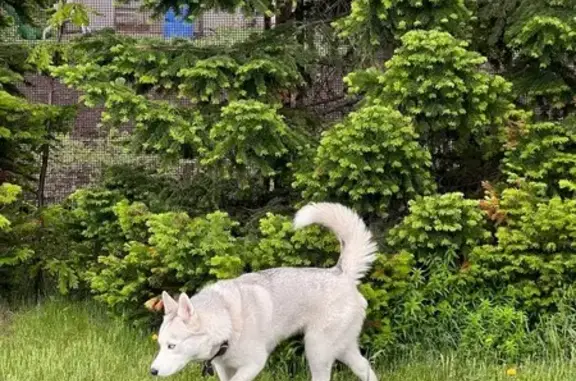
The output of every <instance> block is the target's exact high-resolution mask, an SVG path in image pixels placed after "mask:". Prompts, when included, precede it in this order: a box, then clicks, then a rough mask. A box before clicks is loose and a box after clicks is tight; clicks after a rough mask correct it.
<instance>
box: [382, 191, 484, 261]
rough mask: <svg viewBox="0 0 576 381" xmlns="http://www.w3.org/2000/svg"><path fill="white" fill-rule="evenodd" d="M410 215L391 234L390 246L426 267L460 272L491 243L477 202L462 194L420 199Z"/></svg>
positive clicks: (413, 204) (412, 206) (389, 237)
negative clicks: (474, 254)
mask: <svg viewBox="0 0 576 381" xmlns="http://www.w3.org/2000/svg"><path fill="white" fill-rule="evenodd" d="M409 205H410V214H409V215H408V216H406V217H405V218H404V220H403V221H402V222H401V223H400V224H399V225H397V226H395V227H394V228H392V229H391V230H390V232H389V233H388V238H387V243H388V246H389V247H390V248H391V249H392V250H394V251H398V250H407V251H408V252H410V253H411V254H413V255H414V259H415V260H416V261H417V262H418V263H420V264H422V265H424V266H426V267H428V268H429V267H431V266H437V265H442V266H446V268H447V269H450V271H459V270H460V269H461V268H462V267H463V266H464V267H465V266H466V262H467V260H468V259H469V255H470V252H471V251H472V249H474V248H475V247H476V246H478V245H479V244H481V243H483V242H486V241H488V240H489V239H490V232H489V231H488V230H487V227H486V223H485V217H484V215H483V213H482V210H481V209H480V206H479V204H478V201H476V200H467V199H465V198H464V196H463V195H462V194H461V193H448V194H443V195H440V196H427V197H422V198H418V199H416V200H413V201H411V202H410V203H409Z"/></svg>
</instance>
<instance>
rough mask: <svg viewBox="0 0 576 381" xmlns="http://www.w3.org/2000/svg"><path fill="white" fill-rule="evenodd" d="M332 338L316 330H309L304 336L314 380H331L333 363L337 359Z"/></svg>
mask: <svg viewBox="0 0 576 381" xmlns="http://www.w3.org/2000/svg"><path fill="white" fill-rule="evenodd" d="M330 339H331V337H327V336H326V335H324V334H318V333H315V332H307V333H306V336H305V337H304V342H305V346H306V359H307V360H308V365H309V366H310V373H312V381H330V375H331V374H332V365H334V361H335V360H336V356H335V354H334V348H333V346H332V344H333V343H332V342H331V340H330Z"/></svg>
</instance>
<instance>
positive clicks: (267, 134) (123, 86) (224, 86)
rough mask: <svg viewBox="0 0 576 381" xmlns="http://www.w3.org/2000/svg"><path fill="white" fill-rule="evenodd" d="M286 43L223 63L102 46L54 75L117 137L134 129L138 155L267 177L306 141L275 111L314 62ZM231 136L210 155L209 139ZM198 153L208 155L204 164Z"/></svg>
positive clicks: (245, 48) (254, 48)
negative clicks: (98, 110) (227, 166)
mask: <svg viewBox="0 0 576 381" xmlns="http://www.w3.org/2000/svg"><path fill="white" fill-rule="evenodd" d="M287 33H288V32H286V34H285V36H286V41H285V42H286V43H285V44H283V45H278V44H276V43H272V41H269V40H268V39H267V37H261V36H254V39H253V40H252V41H250V42H245V43H239V44H236V45H233V46H232V47H226V48H225V49H224V48H220V49H219V51H220V53H219V54H218V53H217V52H218V49H216V48H214V47H198V46H196V45H193V43H190V42H186V41H177V42H165V43H161V42H137V41H136V40H134V39H130V38H127V37H116V36H114V37H113V38H112V37H110V36H102V37H101V39H96V40H89V41H87V42H86V41H81V42H78V43H77V44H76V45H75V46H74V48H73V51H75V53H76V56H75V58H74V59H73V60H72V62H71V63H70V64H69V65H61V66H59V67H56V68H53V72H54V74H55V75H56V76H58V77H60V78H62V79H63V81H64V82H65V83H66V84H67V85H69V86H74V87H75V88H77V89H79V90H82V91H83V92H84V96H83V101H84V103H85V104H86V105H87V106H90V107H95V106H98V105H103V106H104V107H105V112H104V113H103V118H102V121H103V123H104V124H106V125H109V126H113V127H119V126H122V125H125V124H127V123H130V122H133V123H134V131H133V139H132V144H131V147H132V148H133V149H134V151H135V152H146V153H155V154H158V155H160V157H162V158H164V159H169V160H177V159H179V158H181V157H187V158H200V159H203V162H204V163H212V162H214V161H218V162H220V163H223V162H224V161H221V160H220V159H223V158H227V159H229V158H231V157H234V160H233V163H234V164H233V166H236V167H238V164H239V165H240V166H245V165H250V164H256V166H259V167H260V168H259V170H260V172H261V173H262V175H263V176H265V177H267V176H270V174H272V173H273V172H276V171H275V170H274V168H271V163H270V160H271V159H273V157H274V156H275V155H278V154H279V153H282V154H284V153H285V152H286V151H287V150H292V149H294V148H296V146H297V145H301V144H302V143H303V141H304V139H303V136H304V135H302V134H301V133H296V131H298V126H299V125H301V122H300V120H301V119H300V118H298V117H297V116H298V115H294V114H287V113H284V112H283V110H282V107H281V106H279V105H280V101H281V100H282V99H283V98H282V97H283V94H285V92H286V91H291V90H294V89H296V88H297V87H298V86H300V85H301V84H303V83H304V78H305V77H306V75H307V74H306V70H307V68H306V63H307V62H311V61H312V60H313V59H314V57H312V56H311V55H310V54H309V53H307V52H306V51H305V49H303V47H302V46H300V45H298V44H297V41H296V39H295V38H294V37H289V36H288V35H287ZM88 57H90V58H88ZM112 57H113V58H112ZM152 92H155V93H160V94H164V95H174V96H178V97H180V98H184V99H187V100H189V101H190V102H193V103H194V104H195V106H194V108H192V107H190V104H189V103H187V102H183V103H180V102H166V101H164V100H157V99H155V98H154V97H152V96H150V93H152ZM280 115H290V116H291V120H288V121H282V119H283V118H285V116H280ZM284 123H287V124H288V125H290V126H291V127H294V128H293V129H294V131H289V130H288V129H287V127H286V126H285V125H284ZM244 124H245V125H246V127H245V128H246V129H247V132H245V133H242V131H241V128H242V127H243V126H242V127H241V128H240V129H239V128H238V125H244ZM230 131H232V132H234V134H235V135H234V136H235V137H236V138H237V139H233V138H231V137H230V138H229V139H228V140H227V142H219V144H217V145H216V147H214V145H213V141H214V139H219V137H220V136H221V135H222V134H223V133H226V137H228V136H229V135H228V132H230ZM243 137H244V138H245V139H246V140H245V143H241V142H242V140H241V139H243ZM281 137H283V140H282V141H280V140H279V139H280V138H281ZM284 138H286V141H284ZM254 139H257V140H254ZM233 140H235V141H233ZM232 143H234V144H232ZM255 143H257V144H260V146H259V147H258V146H256V147H254V152H253V153H248V152H247V148H250V147H247V148H241V146H240V145H239V144H255ZM235 149H238V151H235ZM203 152H207V153H208V155H207V157H206V158H204V157H202V153H203ZM244 156H245V157H244ZM268 156H269V157H270V158H268ZM243 161H245V162H243ZM274 161H278V160H276V159H275V160H274ZM255 162H256V163H255Z"/></svg>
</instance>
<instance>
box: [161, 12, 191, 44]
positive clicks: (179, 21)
mask: <svg viewBox="0 0 576 381" xmlns="http://www.w3.org/2000/svg"><path fill="white" fill-rule="evenodd" d="M186 16H188V7H183V8H182V13H181V14H180V16H176V13H175V12H174V10H173V9H169V10H168V12H166V14H165V15H164V38H172V37H180V38H182V37H189V38H192V37H194V23H192V22H190V21H187V20H185V19H186Z"/></svg>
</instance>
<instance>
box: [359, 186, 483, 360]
mask: <svg viewBox="0 0 576 381" xmlns="http://www.w3.org/2000/svg"><path fill="white" fill-rule="evenodd" d="M490 237H491V235H490V232H489V231H488V230H487V226H486V223H485V219H484V216H483V213H482V211H481V209H480V208H479V205H478V202H477V201H475V200H467V199H465V198H464V197H463V196H462V194H459V193H451V194H444V195H436V196H426V197H419V198H416V199H415V200H413V201H411V202H410V210H409V214H408V215H407V216H406V217H405V218H404V219H403V220H402V221H401V222H400V223H399V224H398V225H396V226H395V227H394V228H392V229H391V230H390V231H389V232H388V233H387V238H386V242H387V245H386V246H387V248H386V251H387V252H388V253H389V254H385V255H381V256H380V257H379V258H378V260H377V261H376V264H375V266H374V271H373V272H372V273H371V275H370V278H369V282H367V283H365V284H363V285H362V286H361V290H362V292H363V294H364V295H365V296H366V298H367V300H368V302H369V307H368V330H367V331H366V334H365V336H364V340H366V342H370V343H371V346H372V347H375V348H376V349H378V350H385V351H388V350H394V349H392V348H398V346H399V345H407V344H412V345H413V344H414V343H416V342H418V343H420V344H421V345H422V344H424V345H430V344H432V343H431V342H428V341H427V339H426V337H430V336H429V335H433V336H434V337H435V340H436V341H437V342H438V341H440V340H445V342H444V344H445V345H450V346H454V345H457V343H458V339H457V338H455V337H454V336H453V335H447V332H449V331H451V330H460V329H462V328H463V327H464V326H465V320H466V318H467V313H468V312H467V309H468V308H470V306H472V305H473V303H476V302H477V300H478V298H479V297H480V295H477V294H476V293H474V292H473V289H472V288H471V287H469V281H468V274H467V272H468V269H469V267H470V262H469V257H470V255H471V252H472V250H473V249H474V248H475V247H476V246H478V245H482V244H485V243H488V242H489V240H490ZM432 332H433V334H432ZM425 333H426V335H425Z"/></svg>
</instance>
